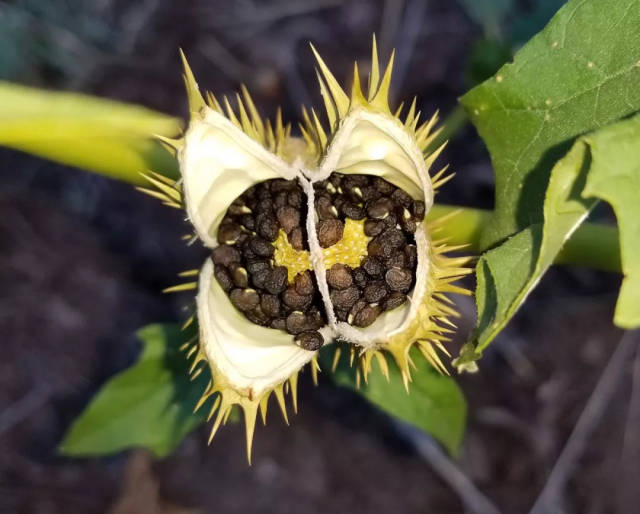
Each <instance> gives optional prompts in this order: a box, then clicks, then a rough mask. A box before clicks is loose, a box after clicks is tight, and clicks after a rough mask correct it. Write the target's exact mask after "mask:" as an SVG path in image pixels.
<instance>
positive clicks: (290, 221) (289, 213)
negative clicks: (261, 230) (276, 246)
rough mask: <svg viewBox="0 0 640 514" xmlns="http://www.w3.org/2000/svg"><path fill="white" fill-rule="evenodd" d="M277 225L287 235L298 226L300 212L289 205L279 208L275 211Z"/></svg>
mask: <svg viewBox="0 0 640 514" xmlns="http://www.w3.org/2000/svg"><path fill="white" fill-rule="evenodd" d="M276 215H277V216H278V223H280V226H281V227H282V230H284V231H285V232H286V233H287V234H288V233H289V232H291V231H292V230H293V229H294V228H295V227H297V226H298V225H300V212H298V211H297V210H296V209H295V208H294V207H291V206H290V205H287V206H284V207H280V208H279V209H278V210H277V211H276Z"/></svg>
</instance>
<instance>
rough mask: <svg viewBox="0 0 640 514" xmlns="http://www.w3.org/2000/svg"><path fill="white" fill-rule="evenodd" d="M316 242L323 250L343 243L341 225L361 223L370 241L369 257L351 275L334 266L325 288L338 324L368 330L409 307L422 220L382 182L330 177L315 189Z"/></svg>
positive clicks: (421, 211) (415, 205)
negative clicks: (381, 317)
mask: <svg viewBox="0 0 640 514" xmlns="http://www.w3.org/2000/svg"><path fill="white" fill-rule="evenodd" d="M315 194H316V199H315V209H316V214H317V216H318V220H319V221H318V227H317V231H318V239H319V242H320V245H321V246H322V247H324V248H327V247H329V246H331V245H333V244H335V243H336V242H337V241H339V240H340V239H341V237H342V233H343V230H344V220H345V219H346V218H350V219H353V220H364V232H365V234H366V235H367V236H368V237H370V238H372V239H371V241H370V242H369V245H368V247H367V256H366V257H365V258H364V259H362V261H361V263H360V266H359V267H357V268H355V269H352V268H351V267H349V266H346V265H344V264H335V265H333V267H331V269H329V270H328V271H327V282H328V284H329V291H330V295H331V301H332V303H333V306H334V309H335V313H336V316H337V318H338V319H339V320H340V321H346V322H348V323H350V324H352V325H355V326H357V327H367V326H369V325H371V324H372V323H373V322H374V321H375V320H376V318H377V317H378V316H379V315H380V314H381V313H382V312H384V311H388V310H392V309H395V308H396V307H399V306H400V305H402V304H403V303H405V302H406V301H407V293H408V292H409V291H410V290H411V288H412V287H413V286H414V283H415V271H416V265H417V249H416V245H415V238H414V233H415V231H416V227H417V223H419V222H420V221H422V219H423V218H424V215H425V205H424V202H421V201H416V200H413V199H412V198H411V196H409V195H408V194H407V193H405V192H404V191H402V190H401V189H399V188H397V187H396V186H394V185H393V184H390V183H389V182H387V181H386V180H384V179H382V178H379V177H374V176H370V175H341V174H338V173H334V174H332V175H331V176H330V177H329V179H328V180H325V181H322V182H319V183H317V184H315Z"/></svg>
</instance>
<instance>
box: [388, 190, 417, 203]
mask: <svg viewBox="0 0 640 514" xmlns="http://www.w3.org/2000/svg"><path fill="white" fill-rule="evenodd" d="M391 199H392V200H393V201H394V202H395V203H396V204H399V205H402V206H403V207H409V206H410V205H411V202H413V199H412V198H411V197H410V196H409V195H408V194H407V193H405V192H404V191H403V190H402V189H396V190H395V191H394V192H393V194H392V195H391Z"/></svg>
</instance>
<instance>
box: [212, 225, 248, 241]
mask: <svg viewBox="0 0 640 514" xmlns="http://www.w3.org/2000/svg"><path fill="white" fill-rule="evenodd" d="M241 233H242V229H241V228H240V225H238V224H237V223H232V222H231V223H229V222H224V223H222V224H221V225H220V227H219V228H218V243H220V244H225V243H226V244H233V243H235V242H236V241H237V240H238V237H239V236H240V234H241Z"/></svg>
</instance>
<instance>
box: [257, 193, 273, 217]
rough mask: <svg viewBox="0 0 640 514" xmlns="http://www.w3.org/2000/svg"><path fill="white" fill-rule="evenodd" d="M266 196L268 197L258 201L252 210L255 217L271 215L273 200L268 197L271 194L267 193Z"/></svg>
mask: <svg viewBox="0 0 640 514" xmlns="http://www.w3.org/2000/svg"><path fill="white" fill-rule="evenodd" d="M266 194H267V195H268V197H267V198H264V199H262V200H260V201H259V202H258V203H257V205H256V208H255V209H254V211H255V214H256V215H258V214H272V213H273V199H272V198H271V196H270V195H271V193H269V192H267V193H266Z"/></svg>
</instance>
